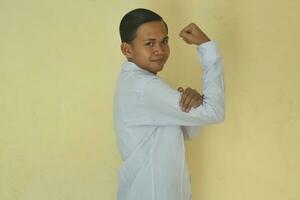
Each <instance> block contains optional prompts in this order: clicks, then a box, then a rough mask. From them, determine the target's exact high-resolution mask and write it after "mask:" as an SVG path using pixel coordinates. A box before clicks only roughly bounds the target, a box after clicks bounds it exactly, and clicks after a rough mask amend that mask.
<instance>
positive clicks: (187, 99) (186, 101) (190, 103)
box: [177, 87, 204, 112]
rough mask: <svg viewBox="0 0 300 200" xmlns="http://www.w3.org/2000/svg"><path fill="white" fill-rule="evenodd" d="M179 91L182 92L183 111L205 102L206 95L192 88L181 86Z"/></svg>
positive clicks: (180, 102) (180, 103)
mask: <svg viewBox="0 0 300 200" xmlns="http://www.w3.org/2000/svg"><path fill="white" fill-rule="evenodd" d="M177 90H178V92H180V93H181V99H180V101H179V105H180V107H181V110H182V111H183V112H190V110H191V109H192V108H197V107H199V106H200V105H201V104H202V103H203V99H204V95H201V94H200V93H199V92H197V91H196V90H194V89H192V88H186V89H183V88H182V87H179V88H178V89H177Z"/></svg>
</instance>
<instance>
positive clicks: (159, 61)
mask: <svg viewBox="0 0 300 200" xmlns="http://www.w3.org/2000/svg"><path fill="white" fill-rule="evenodd" d="M151 62H155V63H160V64H161V63H164V62H165V59H162V58H161V59H155V60H151Z"/></svg>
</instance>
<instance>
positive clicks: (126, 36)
mask: <svg viewBox="0 0 300 200" xmlns="http://www.w3.org/2000/svg"><path fill="white" fill-rule="evenodd" d="M152 21H162V22H163V23H164V24H165V26H166V29H167V31H168V26H167V24H166V23H165V22H164V20H163V18H162V17H161V16H160V15H158V14H157V13H155V12H153V11H151V10H148V9H144V8H137V9H134V10H132V11H130V12H128V13H127V14H126V15H124V17H123V18H122V20H121V23H120V26H119V32H120V36H121V41H122V42H127V43H130V42H132V41H133V40H134V38H135V36H136V35H135V33H136V30H137V29H138V28H139V26H141V25H142V24H144V23H147V22H152Z"/></svg>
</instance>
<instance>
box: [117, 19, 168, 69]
mask: <svg viewBox="0 0 300 200" xmlns="http://www.w3.org/2000/svg"><path fill="white" fill-rule="evenodd" d="M122 45H123V44H122ZM126 45H127V47H128V49H127V51H128V52H127V53H124V51H123V53H124V54H125V56H126V57H127V59H128V61H130V62H133V63H135V64H136V65H138V66H139V67H140V68H142V69H145V70H147V71H149V72H152V73H154V74H156V73H157V72H159V71H161V70H162V69H163V66H164V64H165V63H166V61H167V59H168V57H169V54H170V49H169V45H168V32H167V29H166V26H165V24H164V23H163V22H162V21H153V22H147V23H145V24H142V25H141V26H140V27H139V28H138V29H137V31H136V37H135V39H134V40H133V41H132V42H131V43H130V44H127V43H126ZM122 50H123V49H122Z"/></svg>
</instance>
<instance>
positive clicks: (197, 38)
mask: <svg viewBox="0 0 300 200" xmlns="http://www.w3.org/2000/svg"><path fill="white" fill-rule="evenodd" d="M179 36H180V37H182V39H183V40H184V41H185V42H186V43H188V44H196V45H200V44H202V43H205V42H208V41H210V39H209V38H208V37H207V36H206V35H205V33H204V32H203V31H202V30H201V29H200V28H199V27H198V26H197V25H196V24H194V23H191V24H189V25H188V26H186V27H185V28H184V29H183V30H182V31H181V32H180V34H179Z"/></svg>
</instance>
